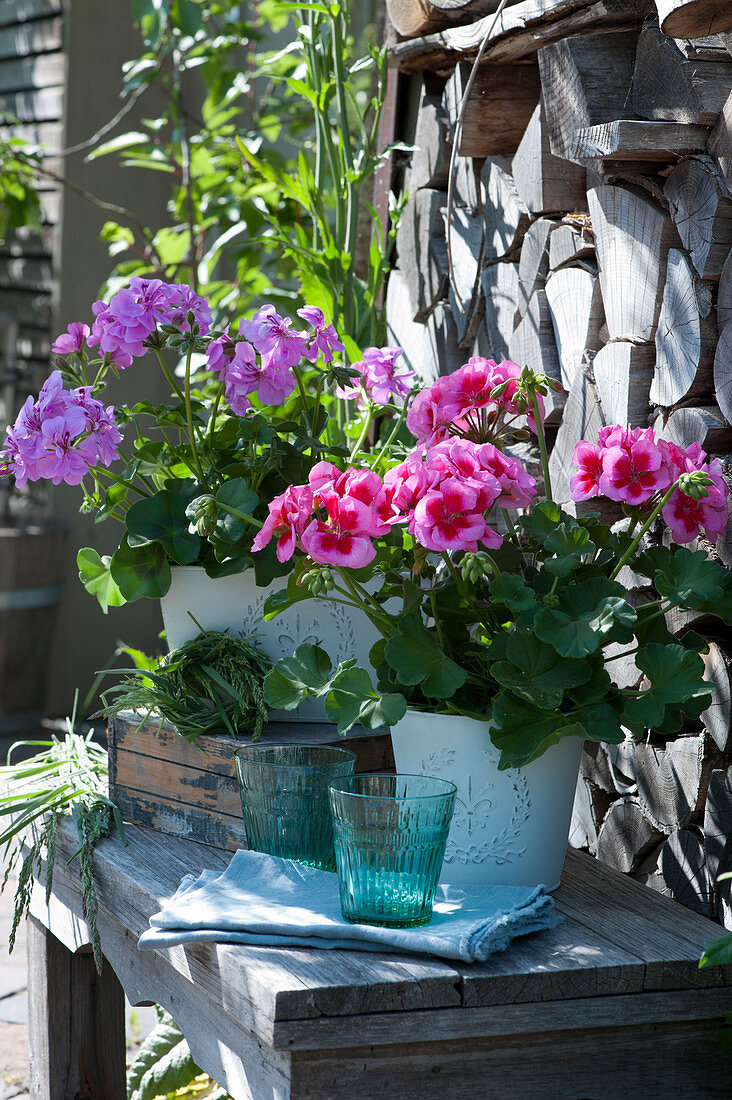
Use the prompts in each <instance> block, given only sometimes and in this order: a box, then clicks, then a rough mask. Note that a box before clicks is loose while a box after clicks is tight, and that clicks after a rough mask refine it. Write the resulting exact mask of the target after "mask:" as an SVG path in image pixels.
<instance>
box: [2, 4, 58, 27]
mask: <svg viewBox="0 0 732 1100" xmlns="http://www.w3.org/2000/svg"><path fill="white" fill-rule="evenodd" d="M60 11H61V0H0V27H12V26H14V25H15V24H16V23H25V22H27V21H28V20H29V19H39V18H43V17H44V16H49V15H56V14H58V13H59V12H60Z"/></svg>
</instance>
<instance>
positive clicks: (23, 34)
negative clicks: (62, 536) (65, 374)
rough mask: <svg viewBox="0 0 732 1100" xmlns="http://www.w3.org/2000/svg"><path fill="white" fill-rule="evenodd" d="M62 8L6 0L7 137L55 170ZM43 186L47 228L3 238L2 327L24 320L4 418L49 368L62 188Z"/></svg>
mask: <svg viewBox="0 0 732 1100" xmlns="http://www.w3.org/2000/svg"><path fill="white" fill-rule="evenodd" d="M62 7H63V4H62V0H0V111H2V112H3V114H2V116H1V117H0V137H2V139H3V140H8V139H9V138H10V136H11V135H12V136H14V137H21V138H24V139H25V140H26V141H29V142H32V143H34V144H38V145H43V146H44V147H45V151H46V161H45V162H46V164H47V166H48V167H50V168H52V169H53V168H57V167H58V154H59V153H60V151H61V147H62V129H63V124H62V120H63V99H64V81H65V71H66V61H65V57H64V53H63V34H62V21H63V15H62ZM14 119H17V120H18V121H17V122H14V121H12V120H14ZM39 191H40V201H41V220H42V224H41V229H40V232H34V231H31V230H28V229H21V230H17V231H15V232H11V233H9V234H8V236H7V239H6V240H5V241H2V242H0V328H2V329H4V328H5V327H6V326H7V324H8V321H9V320H10V319H13V320H14V321H15V322H16V324H17V334H16V343H15V351H14V357H13V358H14V364H12V365H11V377H10V378H9V379H8V378H3V384H5V383H7V382H8V381H10V382H11V384H12V386H13V389H14V391H15V392H14V398H11V400H13V404H14V405H15V408H5V407H4V405H2V404H0V424H1V423H3V422H6V421H7V420H12V419H13V418H14V416H15V412H17V407H18V406H19V405H20V404H22V402H23V401H24V400H25V397H26V396H27V395H28V394H30V393H36V392H37V391H38V388H39V386H40V385H41V384H42V382H43V380H44V379H45V378H46V376H47V374H48V364H49V355H50V342H51V323H52V322H51V312H52V300H51V299H52V294H53V253H54V247H55V238H56V226H57V224H58V220H59V193H58V188H57V186H56V185H55V184H54V183H53V182H52V181H46V182H41V183H40V185H39ZM4 373H5V372H4ZM4 392H6V393H8V394H9V393H11V392H12V390H8V391H4ZM6 401H7V399H6ZM8 403H9V402H8Z"/></svg>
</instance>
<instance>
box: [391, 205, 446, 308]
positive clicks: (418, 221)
mask: <svg viewBox="0 0 732 1100" xmlns="http://www.w3.org/2000/svg"><path fill="white" fill-rule="evenodd" d="M444 205H445V194H444V192H443V191H436V190H433V189H432V188H427V187H423V188H421V189H420V190H418V191H415V193H414V194H413V195H410V196H409V199H408V200H407V204H406V206H405V208H404V211H403V212H402V217H401V220H400V222H399V229H398V230H397V235H396V250H397V256H398V258H399V268H400V270H401V272H402V275H403V276H404V281H405V283H406V286H407V290H408V291H409V301H410V310H411V319H412V320H413V321H419V322H424V321H426V320H427V317H428V316H429V314H430V313H431V312H432V310H433V309H434V307H435V304H436V302H438V301H439V300H440V298H442V297H443V296H444V295H445V293H446V291H447V251H446V245H445V243H444V236H445V230H444V228H443V220H442V209H443V207H444Z"/></svg>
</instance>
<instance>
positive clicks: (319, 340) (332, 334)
mask: <svg viewBox="0 0 732 1100" xmlns="http://www.w3.org/2000/svg"><path fill="white" fill-rule="evenodd" d="M297 315H298V317H302V319H303V321H307V323H308V324H309V325H312V327H313V330H314V334H313V341H312V343H311V345H310V349H309V351H308V353H307V357H308V359H309V360H310V362H311V363H314V362H315V360H316V359H317V358H318V353H322V355H323V361H324V362H325V363H330V362H332V360H333V352H334V351H344V350H345V348H344V345H343V344H342V343H341V341H340V340H339V339H338V333H337V332H336V330H335V327H334V326H333V325H326V323H325V315H324V313H323V311H322V309H318V307H317V306H303V308H302V309H298V311H297Z"/></svg>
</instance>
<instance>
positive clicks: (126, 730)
mask: <svg viewBox="0 0 732 1100" xmlns="http://www.w3.org/2000/svg"><path fill="white" fill-rule="evenodd" d="M156 731H157V722H147V723H145V724H144V725H142V726H139V718H138V717H136V716H135V715H133V714H129V715H125V714H121V715H119V716H118V717H117V718H115V719H113V720H112V721H111V722H110V725H109V734H108V736H109V797H110V798H111V799H112V801H113V802H115V803H116V804H117V806H119V808H120V811H121V813H122V817H123V818H124V820H125V821H128V822H131V823H133V824H135V825H146V826H149V827H150V828H154V829H157V830H159V831H160V832H163V833H170V834H171V835H173V836H181V837H185V838H186V839H188V840H197V841H200V842H201V843H203V844H210V845H212V846H213V847H215V848H230V849H235V848H240V847H242V845H246V833H245V831H244V822H243V820H242V814H241V803H240V801H239V787H238V783H237V778H236V769H235V765H234V752H235V750H236V749H237V748H238V747H239V745H245V744H249V741H250V739H249V738H248V737H242V738H241V739H237V740H234V739H232V738H231V737H229V736H228V735H226V734H220V735H214V736H210V737H209V736H206V737H199V739H198V742H197V743H196V744H193V745H192V744H189V743H188V742H187V741H184V740H183V738H182V737H179V736H178V734H177V733H176V732H175V730H174V729H173V727H172V726H170V725H167V724H163V726H162V728H161V729H160V732H159V733H157V734H156ZM261 740H262V742H267V741H269V742H280V743H283V742H284V743H286V744H289V743H294V742H297V741H300V742H305V743H309V744H321V745H337V746H340V747H343V748H348V749H351V750H352V751H353V752H355V753H356V756H357V761H356V771H358V772H372V771H376V772H378V771H391V770H393V768H394V757H393V754H392V748H391V737H390V736H389V733H388V731H386V730H383V731H376V732H370V731H368V732H367V731H366V730H363V729H360V728H357V729H354V730H352V731H351V732H350V733H349V734H348V735H347V736H346V737H340V736H339V734H338V732H337V730H336V728H335V726H332V725H330V724H329V723H326V722H319V723H315V722H271V723H269V724H268V725H267V726H265V729H264V732H263V734H262V739H261Z"/></svg>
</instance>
